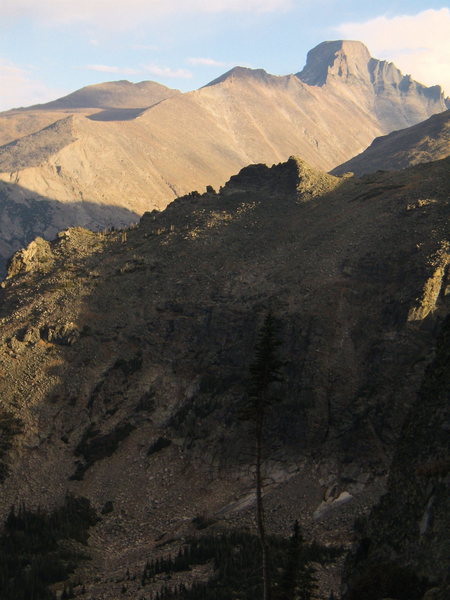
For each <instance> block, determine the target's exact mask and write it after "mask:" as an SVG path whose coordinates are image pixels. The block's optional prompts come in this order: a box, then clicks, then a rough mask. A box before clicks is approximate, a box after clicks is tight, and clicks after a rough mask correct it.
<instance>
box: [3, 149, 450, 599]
mask: <svg viewBox="0 0 450 600" xmlns="http://www.w3.org/2000/svg"><path fill="white" fill-rule="evenodd" d="M449 167H450V162H449V159H448V158H447V159H443V160H439V161H436V162H431V163H427V164H422V165H418V166H415V167H411V168H408V169H405V170H403V171H399V172H378V173H375V174H371V175H367V176H365V177H361V178H356V177H342V178H341V177H334V176H331V175H328V174H325V173H323V172H320V171H318V170H316V169H315V168H313V167H310V166H308V165H307V164H306V163H305V162H304V161H302V160H301V159H298V158H294V157H292V158H290V159H289V160H288V161H287V162H285V163H280V164H277V165H275V166H273V167H271V168H268V167H267V166H265V165H263V164H254V165H251V166H249V167H246V168H244V169H243V170H241V171H240V173H239V174H238V175H235V176H233V177H231V179H230V180H229V181H228V183H227V184H226V185H225V186H223V188H222V189H221V190H220V191H219V192H218V193H216V192H214V190H213V189H212V188H208V191H207V192H206V193H204V194H199V193H191V194H188V195H185V196H183V197H180V198H178V199H177V200H176V201H174V202H172V203H171V204H169V206H168V207H167V208H166V209H165V210H163V211H161V212H159V211H155V210H154V211H151V212H146V213H145V214H144V215H143V216H142V218H141V219H140V221H139V223H138V225H137V226H133V227H130V228H127V229H123V230H121V231H115V230H113V231H104V232H99V233H94V232H91V231H88V230H86V229H83V228H80V227H77V228H72V229H67V230H65V231H63V232H61V233H60V234H58V236H57V237H56V238H55V239H54V240H52V241H50V242H48V241H46V240H44V239H36V240H35V241H33V242H32V243H31V244H30V245H29V246H28V247H27V248H25V249H23V250H21V251H20V252H18V253H16V254H15V255H14V257H13V258H12V260H11V261H10V263H9V267H8V274H7V277H6V279H5V280H4V282H3V283H2V288H1V296H0V310H1V340H0V369H1V371H0V375H1V377H0V398H1V411H2V412H1V420H0V427H1V430H2V440H3V442H2V445H1V446H0V463H1V468H0V475H1V479H2V494H1V496H0V510H1V513H2V516H3V517H4V518H7V530H6V533H4V534H3V535H4V538H2V540H3V539H5V540H10V539H20V536H19V537H14V535H16V536H18V534H15V533H14V532H16V531H19V532H20V531H27V527H25V525H24V523H25V524H26V523H28V522H35V521H33V520H32V519H38V517H37V516H36V514H40V515H42V514H43V511H47V512H45V514H48V515H49V516H46V517H45V519H46V520H44V517H42V516H41V517H39V518H40V519H41V521H43V520H44V521H45V523H47V525H46V528H44V526H42V528H43V530H44V531H45V532H48V531H50V532H51V535H53V537H50V539H52V540H53V539H54V540H56V541H55V542H54V545H53V546H51V548H53V550H52V552H53V554H50V555H46V556H47V559H46V560H48V561H49V562H51V561H52V560H53V563H54V561H55V560H56V559H55V556H58V557H59V559H58V560H60V563H61V565H63V566H64V568H65V569H66V570H65V571H64V569H63V566H61V573H62V574H61V575H60V578H59V579H58V577H57V576H56V575H51V576H50V575H48V577H49V579H48V581H50V582H52V583H51V590H52V591H53V592H54V593H55V594H57V595H59V596H60V597H62V596H63V595H64V594H65V596H64V597H71V594H72V597H73V596H75V597H77V598H80V599H84V600H88V599H91V600H93V599H104V600H107V599H108V600H113V599H116V598H119V597H120V598H133V599H135V598H156V597H162V598H171V597H172V598H183V597H187V596H185V595H183V594H187V591H186V590H187V589H188V588H189V590H191V591H190V592H189V593H192V594H194V593H197V592H196V590H200V591H201V590H203V592H204V593H206V591H205V590H206V587H205V586H207V585H210V586H214V585H219V586H220V585H225V584H222V583H220V582H223V581H225V579H223V578H224V577H225V574H224V572H223V570H221V568H219V567H220V565H221V564H222V565H223V564H224V561H225V559H223V560H222V562H220V561H219V562H214V560H215V559H214V557H213V555H212V554H208V552H209V550H207V548H210V546H207V544H212V542H211V540H215V542H214V544H216V546H217V544H219V546H220V548H221V552H222V553H226V551H227V550H226V549H227V548H229V551H230V554H222V555H221V556H225V555H226V556H228V557H229V558H227V561H228V560H229V562H227V564H229V565H231V564H233V565H234V564H237V563H238V562H239V564H241V566H242V565H243V564H247V563H246V562H245V561H243V562H242V561H241V562H240V559H239V560H238V559H237V557H239V556H242V552H243V551H242V548H246V550H245V555H246V556H253V554H254V553H255V552H256V551H253V550H249V548H250V547H251V546H249V545H248V544H249V543H250V542H249V541H248V538H245V536H244V534H243V533H242V534H240V535H241V537H239V538H232V537H226V536H227V535H228V536H232V535H234V534H232V532H234V531H237V530H239V531H241V532H242V531H247V532H248V535H250V534H251V533H252V532H254V531H255V526H254V502H255V484H254V468H255V459H254V452H253V447H254V438H253V433H252V426H251V423H249V422H247V421H245V420H243V419H242V414H243V408H244V407H245V398H246V394H247V390H248V378H249V372H250V365H251V364H252V360H253V356H254V348H255V343H256V341H257V339H258V331H260V328H261V324H262V322H263V321H264V319H265V316H266V315H267V314H268V312H270V313H271V314H273V316H274V318H275V320H276V323H277V338H278V342H279V345H278V352H279V357H280V362H281V364H282V366H281V367H280V369H281V374H282V377H281V378H280V382H279V383H278V384H277V397H278V398H279V402H278V403H277V404H276V405H274V406H273V407H272V408H271V409H270V413H268V415H267V419H266V422H265V424H266V428H265V431H264V461H263V491H264V502H265V513H266V521H267V529H268V531H269V533H271V534H277V535H278V536H285V537H286V536H288V535H289V533H290V531H291V527H292V523H293V521H295V520H298V521H299V522H300V524H301V527H302V529H303V532H304V534H303V535H304V537H305V539H306V540H308V541H309V542H311V541H312V540H315V542H316V546H314V548H316V550H315V551H314V552H315V554H314V556H315V559H314V560H315V561H316V562H315V563H314V564H315V571H316V577H317V580H318V583H317V584H318V586H319V588H318V592H317V593H318V595H319V596H318V597H319V598H324V599H328V598H329V597H330V593H331V592H332V593H333V594H334V595H335V597H336V596H337V595H338V594H339V592H340V591H343V592H345V594H346V595H347V597H349V598H351V599H352V600H363V599H365V600H367V599H369V600H370V599H371V598H374V600H381V599H382V598H387V597H389V598H396V599H397V600H410V599H414V600H415V599H416V598H417V600H422V598H426V599H427V600H428V599H429V598H439V599H441V598H442V599H443V598H444V596H445V585H446V580H445V577H446V574H445V569H444V568H443V564H442V562H443V560H444V556H445V554H446V547H447V546H446V544H447V543H448V542H447V537H446V535H445V529H444V526H445V524H446V523H447V521H446V519H447V518H448V517H445V514H446V513H445V506H446V504H445V503H447V505H448V497H449V496H448V473H449V470H448V459H447V458H445V452H446V448H447V449H448V446H446V444H447V443H448V439H447V438H446V436H447V437H448V427H447V425H448V413H446V412H445V411H446V410H447V409H448V405H447V404H446V403H445V400H446V399H448V381H447V380H448V377H447V378H446V375H445V373H447V372H448V368H447V367H448V364H447V363H448V352H447V351H446V349H445V348H446V344H447V342H445V340H447V338H448V335H447V334H448V331H447V329H448V323H447V324H445V318H446V317H447V316H448V314H449V301H448V299H449V297H450V295H449V282H450V280H449V264H450V228H449V222H450V221H449V217H450V204H449V198H450V177H449ZM442 340H444V342H443V341H442ZM447 341H448V340H447ZM447 345H448V344H447ZM446 406H447V408H446ZM446 461H447V462H446ZM411 469H412V470H413V471H414V473H415V475H414V477H412V478H409V477H408V472H410V470H411ZM386 491H388V496H387V497H386V496H384V499H382V500H381V502H380V503H379V499H380V497H381V496H382V495H383V494H384V493H385V492H386ZM386 498H387V499H386ZM13 505H14V506H15V507H16V510H15V511H12V510H11V507H12V506H13ZM20 506H22V509H21V510H20V511H19V512H18V507H20ZM39 511H40V513H39ZM8 515H9V516H8ZM33 515H34V516H33ZM64 515H70V518H68V517H67V516H66V517H65V518H63V516H64ZM447 515H448V511H447ZM41 521H38V522H39V523H40V522H41ZM62 523H78V524H79V526H78V528H77V530H76V531H72V530H71V529H70V527H69V525H67V526H64V527H63V525H62ZM389 523H392V524H395V527H394V526H392V527H391V526H390V525H389ZM447 524H448V523H447ZM441 526H442V529H441ZM21 528H22V529H21ZM386 529H388V530H389V537H388V538H386V540H387V541H386V544H385V543H384V542H383V540H382V539H380V535H378V533H377V532H381V531H385V530H386ZM226 532H228V533H226ZM7 534H8V535H9V537H8V536H7ZM23 535H25V534H23ZM46 535H47V536H50V534H49V533H46ZM5 536H6V537H5ZM58 536H59V537H58ZM242 536H244V537H242ZM355 536H356V537H355ZM34 539H36V538H34ZM276 539H279V538H276ZM58 540H63V541H59V542H58ZM67 540H69V541H67ZM193 540H194V541H193ZM218 540H219V541H218ZM223 540H231V541H229V542H227V543H229V545H228V546H226V547H225V546H224V545H223V544H224V543H225V542H224V541H223ZM233 540H234V541H233ZM367 540H368V541H367ZM3 543H4V544H5V543H6V542H5V541H4V542H3ZM34 543H35V544H36V543H37V542H36V541H35V542H34ZM68 544H69V546H68ZM70 544H72V545H70ZM202 544H203V545H202ZM220 544H222V545H220ZM279 544H281V542H279ZM48 545H49V544H47V546H48ZM418 545H419V546H418ZM3 547H5V546H3ZM58 548H59V550H58ZM61 548H63V549H64V548H65V549H66V551H68V549H70V550H71V552H72V554H70V556H73V555H75V556H77V557H78V558H76V559H73V563H71V568H69V567H68V566H67V560H66V562H64V560H63V558H61V554H57V552H61ZM277 548H281V546H277ZM320 548H321V550H320V551H319V549H320ZM350 548H353V552H354V553H355V552H356V555H355V554H352V553H350V554H349V553H348V551H349V549H350ZM357 548H359V550H357ZM280 551H281V550H280ZM74 553H75V554H74ZM202 553H203V554H202ZM346 555H348V556H347V558H346ZM424 555H426V560H423V557H424ZM19 556H21V555H20V554H19ZM27 556H29V555H27ZM65 556H67V554H66V555H65ZM49 557H50V558H49ZM52 557H53V558H52ZM83 557H84V558H83ZM87 557H88V558H89V560H87ZM201 557H203V558H201ZM233 557H234V558H233ZM320 557H321V558H320ZM324 557H325V558H326V560H325V558H324ZM275 559H276V558H275V555H274V560H275ZM9 560H10V563H11V561H12V560H13V559H12V558H11V557H10V559H9ZM27 560H28V564H31V565H33V564H34V563H33V562H32V560H33V559H32V557H30V556H29V557H28V559H27ZM42 560H44V558H42ZM246 560H247V559H246ZM61 561H62V562H61ZM371 561H372V563H371ZM373 562H376V563H377V564H378V565H384V567H383V569H379V570H378V575H377V577H382V576H383V574H384V575H386V574H387V575H386V577H385V579H384V580H383V585H381V584H379V580H377V579H376V577H375V575H374V578H373V579H372V580H369V579H368V577H367V571H366V565H367V564H373ZM53 563H52V564H53ZM60 563H58V564H60ZM42 564H43V563H42ZM45 564H46V565H47V563H45ZM218 565H219V566H218ZM230 568H231V567H230ZM255 568H257V567H255ZM47 569H49V572H50V567H47V566H46V570H45V573H47ZM280 569H281V571H280V572H283V569H282V568H281V567H280ZM17 572H20V573H22V571H16V573H17ZM42 572H44V571H43V570H42V567H41V573H42ZM51 572H52V573H53V571H51ZM11 573H12V572H11ZM11 573H10V576H9V579H8V582H9V583H8V585H10V586H13V583H14V581H15V579H14V577H15V575H14V573H12V574H11ZM23 573H24V574H23V578H24V581H25V580H26V581H28V579H26V578H27V577H28V575H27V571H24V572H23ZM240 573H241V576H240V583H239V585H240V586H242V585H243V582H244V581H245V582H251V581H252V577H254V575H250V574H249V573H248V572H246V573H247V575H246V576H245V577H244V575H242V573H243V571H240ZM389 574H391V575H392V576H388V575H389ZM400 575H401V579H400V581H401V582H402V585H401V586H400V588H401V589H399V586H398V585H397V587H395V585H396V584H395V582H398V581H399V577H400ZM36 577H37V576H36ZM389 577H390V578H389ZM0 581H2V580H0ZM33 581H34V580H33ZM36 581H38V578H37V579H36ZM226 581H227V582H228V583H227V584H226V585H227V586H233V585H235V584H233V583H230V582H229V579H227V580H226ZM368 581H369V583H368ZM208 582H209V583H208ZM214 582H216V584H214ZM217 582H218V583H217ZM377 582H378V583H377ZM44 583H45V582H44ZM44 583H43V584H42V585H44ZM30 585H31V584H30ZM33 585H35V584H33ZM49 585H50V584H49ZM249 585H250V583H249ZM182 586H185V587H184V588H183V587H182ZM186 586H187V587H186ZM196 586H197V587H196ZM199 586H200V587H199ZM202 586H203V587H202ZM22 587H23V585H22ZM10 589H13V588H12V587H10ZM33 589H34V588H33ZM214 589H216V592H214V594H215V595H213V596H200V595H199V596H192V597H208V598H209V597H219V596H218V595H217V594H218V593H219V592H218V591H217V590H218V589H219V588H214ZM222 589H224V588H222ZM226 589H228V587H227V588H226ZM233 589H235V588H233ZM183 590H184V591H183ZM368 590H370V593H373V595H370V594H369V593H368ZM405 590H407V593H408V594H409V595H408V596H405V593H406V591H405ZM411 590H412V591H411ZM200 591H198V593H199V594H200ZM203 592H201V593H203ZM378 592H380V593H382V594H383V595H382V596H381V595H379V594H378ZM12 593H13V592H11V594H10V596H8V598H9V597H13V596H12ZM236 593H237V592H236ZM170 594H172V596H171V595H170ZM377 594H378V595H377ZM430 594H431V595H430ZM432 594H434V595H432ZM439 594H440V595H439ZM230 597H234V596H230ZM236 597H238V596H236ZM249 597H250V596H249Z"/></svg>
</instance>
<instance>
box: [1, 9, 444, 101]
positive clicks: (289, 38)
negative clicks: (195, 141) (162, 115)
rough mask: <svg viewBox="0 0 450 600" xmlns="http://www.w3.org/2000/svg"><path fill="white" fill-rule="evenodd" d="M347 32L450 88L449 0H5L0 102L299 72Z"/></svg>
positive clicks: (427, 80)
mask: <svg viewBox="0 0 450 600" xmlns="http://www.w3.org/2000/svg"><path fill="white" fill-rule="evenodd" d="M336 39H356V40H360V41H362V42H364V43H365V44H366V46H367V47H368V48H369V51H370V53H371V55H372V56H373V57H375V58H379V59H384V60H389V61H392V62H394V63H395V64H396V65H397V66H398V67H399V68H400V69H401V70H402V71H403V72H404V73H405V74H406V73H408V74H411V75H412V76H413V78H414V79H416V80H418V81H420V82H421V83H424V84H426V85H435V84H439V85H441V86H442V87H443V88H444V90H445V92H446V94H447V95H450V2H448V1H447V3H446V2H445V0H444V1H442V0H441V1H434V0H389V1H387V0H377V1H376V2H370V1H369V2H361V1H360V0H358V1H355V0H349V1H346V0H339V1H338V0H0V110H6V109H9V108H13V107H19V106H29V105H31V104H36V103H39V102H46V101H48V100H53V99H55V98H58V97H61V96H64V95H65V94H68V93H70V92H72V91H75V90H77V89H79V88H81V87H83V86H85V85H90V84H94V83H100V82H104V81H114V80H119V79H128V80H129V81H133V82H138V81H143V80H153V81H158V82H159V83H162V84H164V85H167V86H169V87H172V88H177V89H180V90H182V91H188V90H192V89H196V88H198V87H201V86H202V85H205V84H206V83H208V82H209V81H211V80H213V79H215V78H216V77H218V76H219V75H221V74H222V73H224V72H226V71H228V70H229V69H230V68H232V67H234V66H236V65H241V66H247V67H252V68H263V69H265V70H266V71H268V72H269V73H272V74H275V75H286V74H288V73H296V72H298V71H300V70H301V69H302V68H303V66H304V64H305V61H306V54H307V52H308V50H310V49H311V48H313V47H314V46H316V45H317V44H319V43H320V42H322V41H325V40H336Z"/></svg>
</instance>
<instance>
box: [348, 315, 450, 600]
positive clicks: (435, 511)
mask: <svg viewBox="0 0 450 600" xmlns="http://www.w3.org/2000/svg"><path fill="white" fill-rule="evenodd" d="M449 399H450V318H447V319H446V321H445V322H444V323H443V325H442V328H441V333H440V336H439V338H438V341H437V344H436V349H435V356H434V360H433V362H432V363H431V365H430V366H429V367H428V369H427V371H426V373H425V376H424V380H423V383H422V387H421V389H420V393H419V396H418V399H417V402H416V403H415V404H414V406H413V407H412V409H411V411H410V413H409V415H408V418H407V420H406V422H405V426H404V428H403V431H402V434H401V436H400V439H399V443H398V448H397V453H396V455H395V457H394V461H393V465H392V468H391V472H390V477H389V484H388V492H387V494H386V495H385V496H383V498H382V499H381V502H380V503H379V504H378V505H377V506H376V507H375V509H374V510H373V512H372V514H371V516H370V518H369V519H368V521H367V523H366V524H365V525H364V526H363V529H362V533H361V540H360V542H359V546H358V548H357V552H356V554H355V555H354V556H353V557H352V560H351V561H349V565H350V580H349V582H350V587H349V591H348V594H347V597H348V598H350V599H351V600H363V599H364V600H371V599H372V598H374V599H375V598H382V597H385V596H386V597H387V596H389V597H394V598H398V599H399V600H402V599H403V598H405V600H406V599H408V600H409V599H415V598H422V595H423V594H424V593H425V591H426V590H427V589H433V592H431V591H430V592H429V595H428V596H427V598H428V597H429V598H433V599H434V598H436V599H441V598H442V600H443V599H444V598H448V594H449V592H450V582H449V581H448V557H449V555H450V540H449V537H448V532H449V531H450V455H449V448H450V404H449Z"/></svg>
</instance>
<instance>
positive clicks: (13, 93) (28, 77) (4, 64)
mask: <svg viewBox="0 0 450 600" xmlns="http://www.w3.org/2000/svg"><path fill="white" fill-rule="evenodd" d="M0 81H1V82H2V92H1V95H0V110H8V109H10V108H18V107H21V106H30V105H32V104H41V103H42V102H48V101H49V100H54V99H55V98H58V97H60V96H63V95H64V94H66V93H67V92H66V91H64V90H56V89H51V88H48V87H47V86H46V85H45V84H44V83H43V82H42V81H39V80H37V79H34V78H33V76H32V74H30V71H29V70H27V69H23V68H21V67H18V66H17V65H15V64H13V63H11V62H10V61H7V60H3V59H1V58H0Z"/></svg>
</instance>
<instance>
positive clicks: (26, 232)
mask: <svg viewBox="0 0 450 600" xmlns="http://www.w3.org/2000/svg"><path fill="white" fill-rule="evenodd" d="M138 220H139V215H138V214H137V213H134V212H132V211H130V210H128V209H127V208H122V207H120V206H112V205H109V204H106V205H100V204H96V203H94V202H87V201H78V202H60V201H58V200H54V199H52V198H47V197H45V196H40V195H39V194H36V193H35V192H32V191H30V190H27V189H26V188H23V187H21V186H19V185H16V184H6V183H3V182H0V276H3V275H4V274H5V269H6V264H7V261H8V259H9V257H10V256H11V255H12V254H13V253H14V252H15V251H16V250H18V249H20V248H23V247H24V246H26V245H27V244H28V243H29V242H30V241H31V240H33V239H34V238H35V237H36V236H41V237H43V238H45V239H47V240H50V239H52V238H54V237H55V236H56V234H57V233H58V231H61V230H63V229H67V228H68V227H75V226H80V227H86V228H87V229H91V230H93V231H98V230H102V229H105V228H110V227H124V226H127V225H129V224H130V223H135V222H137V221H138Z"/></svg>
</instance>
